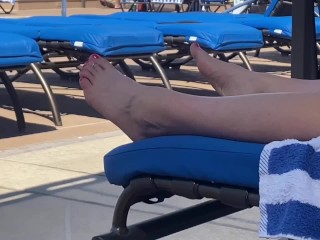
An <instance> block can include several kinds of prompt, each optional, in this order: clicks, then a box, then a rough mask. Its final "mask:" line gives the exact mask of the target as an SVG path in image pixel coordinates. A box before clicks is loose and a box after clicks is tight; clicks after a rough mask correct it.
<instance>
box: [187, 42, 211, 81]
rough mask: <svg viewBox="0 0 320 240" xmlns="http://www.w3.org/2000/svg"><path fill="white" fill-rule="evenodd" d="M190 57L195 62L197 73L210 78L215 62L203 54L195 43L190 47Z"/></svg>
mask: <svg viewBox="0 0 320 240" xmlns="http://www.w3.org/2000/svg"><path fill="white" fill-rule="evenodd" d="M190 52H191V55H192V57H193V58H194V59H195V61H196V65H197V67H198V69H199V71H200V72H201V73H202V74H203V75H205V76H207V77H208V76H211V74H212V71H213V70H214V62H213V61H215V60H214V59H213V58H212V57H211V56H210V55H209V54H208V53H207V52H205V51H204V50H203V49H202V48H201V47H200V46H199V45H198V44H197V43H193V44H192V45H191V47H190Z"/></svg>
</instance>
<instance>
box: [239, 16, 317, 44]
mask: <svg viewBox="0 0 320 240" xmlns="http://www.w3.org/2000/svg"><path fill="white" fill-rule="evenodd" d="M239 23H241V24H245V25H247V26H251V27H254V28H257V29H261V30H267V31H268V33H269V34H270V35H272V36H275V37H281V38H286V39H291V38H292V17H291V16H284V17H260V18H259V19H257V18H241V19H239ZM315 26H316V38H317V40H320V18H318V17H316V18H315Z"/></svg>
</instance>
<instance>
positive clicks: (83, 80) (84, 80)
mask: <svg viewBox="0 0 320 240" xmlns="http://www.w3.org/2000/svg"><path fill="white" fill-rule="evenodd" d="M79 84H80V87H81V89H82V90H88V89H89V88H91V87H92V83H91V82H90V80H89V79H88V78H85V77H80V79H79Z"/></svg>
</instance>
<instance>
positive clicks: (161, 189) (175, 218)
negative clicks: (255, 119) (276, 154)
mask: <svg viewBox="0 0 320 240" xmlns="http://www.w3.org/2000/svg"><path fill="white" fill-rule="evenodd" d="M263 147H264V144H256V143H247V142H236V141H230V140H224V139H215V138H208V137H201V136H168V137H157V138H151V139H146V140H142V141H138V142H135V143H131V144H127V145H123V146H120V147H118V148H116V149H114V150H112V151H111V152H109V153H108V154H107V155H106V156H105V158H104V164H105V174H106V177H107V179H108V181H109V182H110V183H112V184H115V185H118V186H123V187H124V190H123V192H122V194H121V195H120V197H119V198H118V202H117V205H116V207H115V211H114V215H113V223H112V227H111V231H110V233H107V234H104V235H99V236H96V237H94V238H93V240H117V239H126V240H128V239H139V240H142V239H158V238H161V237H164V236H167V235H169V234H172V233H175V232H178V231H181V230H184V229H186V228H190V227H192V226H196V225H198V224H202V223H204V222H208V221H211V220H214V219H217V218H220V217H222V216H226V215H229V214H231V213H234V212H237V211H240V210H242V209H245V208H250V207H253V206H258V205H259V192H258V188H259V174H258V169H259V159H260V154H261V152H262V150H263ZM173 195H178V196H183V197H186V198H189V199H202V198H207V199H209V200H208V201H207V202H204V203H200V204H198V205H195V206H194V207H190V208H187V209H184V210H180V211H177V212H174V213H170V214H167V215H163V216H160V217H157V218H154V219H150V220H146V221H144V222H139V223H137V224H134V225H132V226H127V216H128V212H129V210H130V207H131V206H132V205H134V204H135V203H138V202H145V203H149V204H151V203H157V202H161V201H163V200H164V199H165V198H168V197H171V196H173ZM155 199H156V200H155ZM210 199H213V200H210Z"/></svg>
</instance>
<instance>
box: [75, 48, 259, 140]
mask: <svg viewBox="0 0 320 240" xmlns="http://www.w3.org/2000/svg"><path fill="white" fill-rule="evenodd" d="M190 50H191V54H192V56H193V57H194V59H195V61H196V64H197V66H198V68H199V71H200V73H201V74H202V75H204V76H205V77H206V78H207V79H208V81H209V83H210V84H211V85H212V86H213V87H214V88H215V90H216V91H217V92H218V93H220V94H221V95H228V96H230V95H243V94H251V93H258V92H261V89H260V88H261V84H258V85H255V82H256V81H257V79H255V78H256V76H255V74H254V73H252V72H249V71H247V70H245V69H243V68H242V67H240V66H237V65H230V64H227V63H224V62H222V61H219V60H217V59H214V58H212V57H210V56H209V55H208V54H207V53H206V52H205V51H203V50H202V49H201V48H200V47H199V46H198V45H197V44H193V45H191V48H190ZM79 81H80V86H81V88H82V89H83V91H84V96H85V99H86V101H87V103H88V104H89V105H91V106H92V107H93V108H94V109H95V110H96V111H98V112H99V113H100V114H102V115H103V116H104V117H105V118H106V119H108V120H110V121H112V122H113V123H115V124H116V125H117V126H118V127H120V128H121V129H122V130H123V131H124V132H125V133H126V134H127V135H128V136H129V137H130V138H131V139H132V140H139V139H143V138H146V137H152V136H157V135H161V130H159V132H158V130H157V129H159V128H161V127H159V126H153V123H152V122H151V121H148V117H147V116H146V114H148V113H146V112H145V111H147V109H148V104H149V105H151V104H153V105H152V106H149V107H150V109H152V108H155V109H156V108H157V107H159V108H160V106H156V103H154V101H153V99H155V98H157V96H159V99H158V101H160V98H163V96H165V95H166V94H168V92H172V91H169V90H167V89H163V88H155V87H148V86H144V85H141V84H138V83H136V82H134V81H132V80H131V79H130V78H128V77H126V76H124V75H123V74H121V73H120V72H119V71H117V70H116V69H115V68H114V67H113V66H112V65H111V64H110V63H109V62H108V61H107V60H105V59H103V58H102V57H100V56H98V55H92V56H90V58H89V60H88V61H87V63H86V64H85V65H84V66H83V68H82V70H81V72H80V80H79ZM173 99H174V98H173ZM155 111H157V110H155ZM158 112H160V113H161V109H159V111H158ZM147 129H149V130H147ZM152 129H154V132H152V131H153V130H152ZM148 131H149V132H148ZM150 131H151V132H150Z"/></svg>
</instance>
